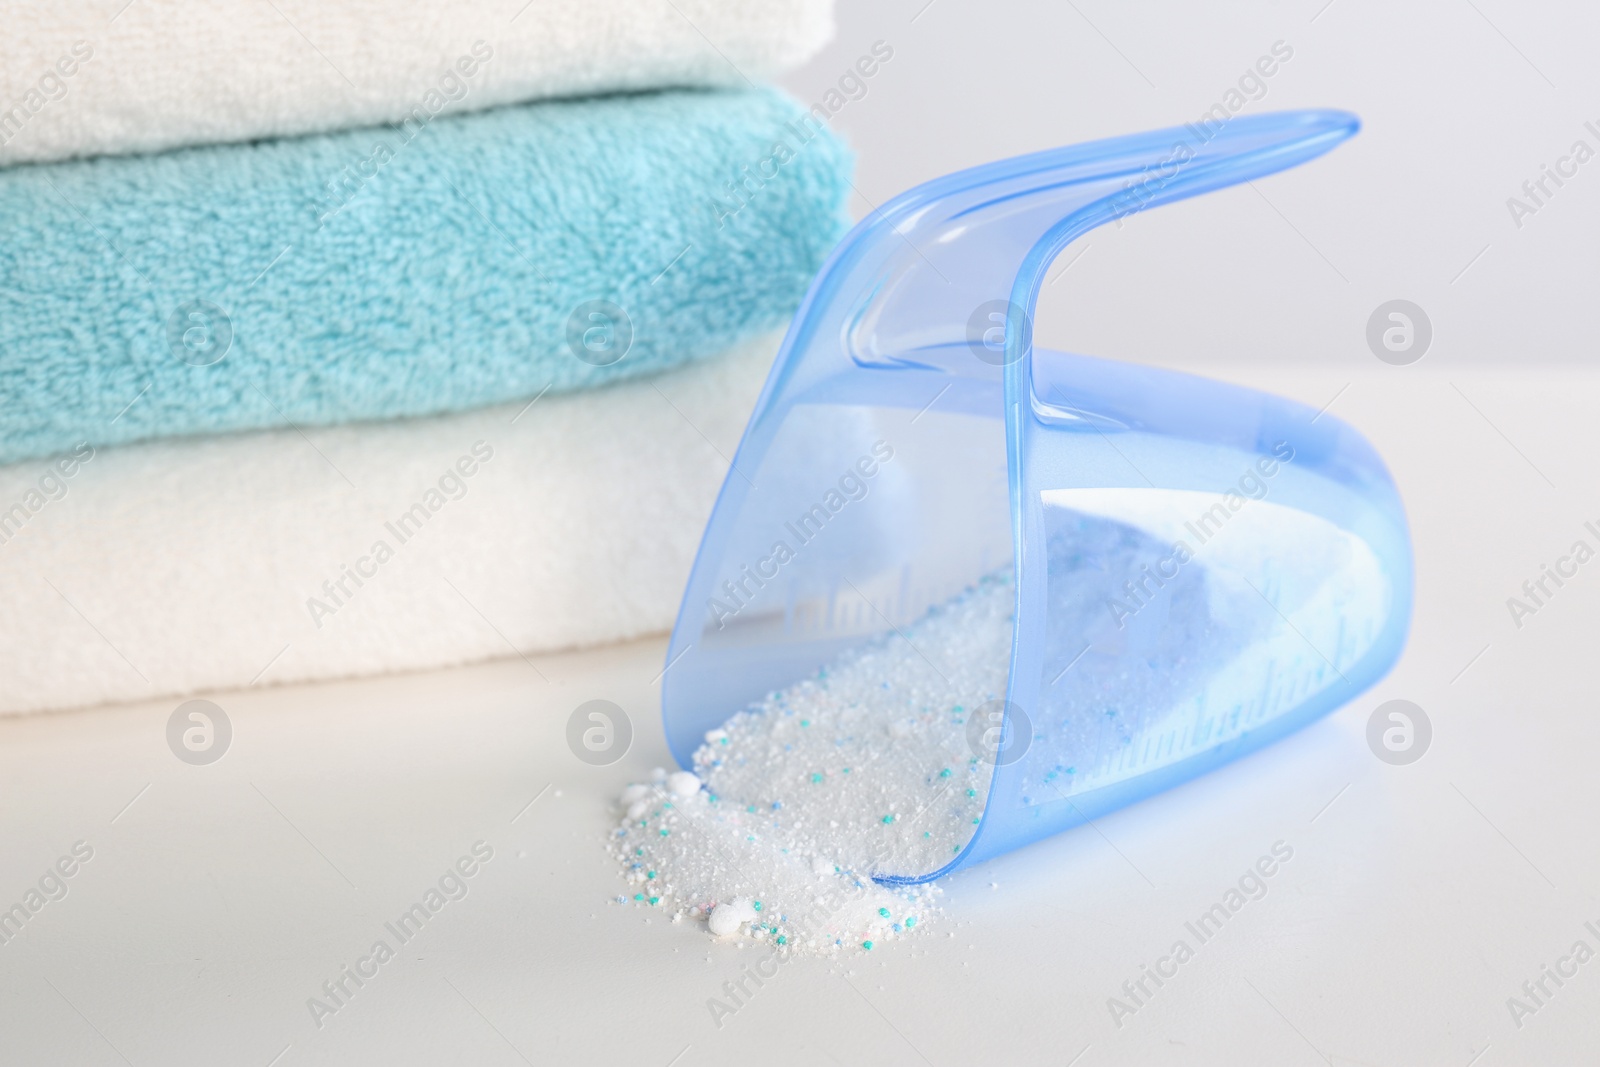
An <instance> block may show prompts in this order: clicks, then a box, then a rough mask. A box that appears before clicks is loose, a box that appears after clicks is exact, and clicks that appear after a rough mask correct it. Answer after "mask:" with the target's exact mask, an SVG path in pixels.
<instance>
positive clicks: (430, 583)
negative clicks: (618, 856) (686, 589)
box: [0, 0, 849, 713]
mask: <svg viewBox="0 0 1600 1067" xmlns="http://www.w3.org/2000/svg"><path fill="white" fill-rule="evenodd" d="M830 4H831V0H774V2H771V3H765V4H760V5H746V4H742V3H740V2H738V0H527V2H526V3H523V0H506V2H504V3H496V4H490V3H487V2H485V0H469V2H463V0H453V2H446V0H400V2H393V0H383V2H380V0H343V2H340V3H336V4H309V3H292V4H291V3H286V2H282V0H280V2H278V3H265V4H263V3H259V2H257V0H250V2H218V3H214V4H204V5H195V4H185V3H182V2H180V0H131V2H128V0H108V2H107V3H103V4H87V5H83V6H82V8H81V9H80V8H77V7H73V8H71V9H70V10H69V9H65V8H61V7H60V6H59V5H55V4H49V3H45V2H42V0H24V2H23V3H20V4H14V5H10V6H8V8H7V13H6V23H7V25H6V35H7V47H6V49H5V53H4V55H3V56H0V589H3V591H4V595H3V596H0V634H3V638H0V713H7V712H20V711H33V710H41V709H47V708H59V707H72V706H80V705H86V704H93V703H99V702H104V701H115V700H136V699H147V698H151V697H157V696H167V695H176V694H182V693H189V692H194V691H199V690H207V689H225V688H233V687H242V686H247V685H252V684H269V683H281V682H287V681H298V680H309V679H318V678H330V677H342V676H351V675H359V674H369V673H376V672H381V671H388V670H402V669H419V668H425V667H433V666H440V665H445V664H452V663H460V662H466V661H470V660H475V659H483V658H488V657H491V656H497V655H510V654H513V653H528V652H532V651H542V650H548V649H554V648H561V647H571V646H576V645H583V644H590V643H595V642H600V641H606V640H615V639H621V638H626V637H630V636H635V635H638V634H642V633H648V632H651V631H656V630H661V629H664V628H666V627H667V626H669V625H670V623H671V621H672V616H673V613H674V611H675V609H676V606H677V600H678V597H679V595H680V593H681V590H682V582H683V580H684V578H685V576H686V575H687V571H688V567H689V563H690V561H691V560H692V557H693V552H694V549H695V546H696V544H697V542H698V538H699V533H700V529H701V526H702V524H703V522H704V519H705V516H706V514H707V513H708V511H709V509H710V505H711V501H712V499H713V497H714V495H715V493H716V489H717V486H718V485H720V483H721V480H722V477H723V475H724V474H725V473H726V458H725V457H726V456H728V455H731V454H732V453H731V449H732V446H733V445H734V443H736V441H737V439H738V434H739V432H740V429H741V428H742V426H743V422H744V419H745V417H746V415H747V414H748V412H749V410H750V407H751V405H752V404H753V402H754V399H755V395H756V393H757V392H758V391H759V389H760V386H761V383H762V381H763V379H764V377H765V373H766V369H767V365H768V363H769V361H770V359H771V355H772V352H773V349H774V347H775V344H776V333H775V331H780V330H781V328H782V327H783V325H784V323H785V322H786V320H787V318H788V316H789V315H790V314H791V313H792V312H793V311H794V309H795V308H796V307H797V306H798V303H799V301H800V298H801V297H802V295H803V294H804V292H805V289H806V286H807V284H808V282H809V280H810V278H811V276H812V275H813V274H814V273H815V272H816V271H817V269H818V268H819V267H820V266H821V264H822V261H823V259H824V258H825V256H826V255H827V253H828V251H829V250H830V249H831V247H832V246H833V244H834V243H835V242H836V240H837V239H838V237H839V236H840V234H841V233H842V230H843V227H844V224H845V217H844V202H845V194H846V191H847V190H848V188H849V180H848V169H849V159H848V156H847V153H846V152H845V151H844V149H843V148H842V147H841V146H840V145H839V144H838V142H837V141H836V140H834V138H833V137H832V135H831V134H830V133H829V132H828V130H827V129H826V128H825V127H824V126H823V123H822V122H821V121H820V120H819V119H818V117H817V116H815V115H812V114H810V113H808V112H806V111H805V110H804V109H803V108H801V107H800V106H799V105H798V104H795V103H793V102H792V101H790V100H788V99H787V98H785V97H783V96H781V95H779V94H778V93H776V92H775V91H773V90H770V89H766V88H758V87H756V86H755V85H754V84H753V83H752V79H754V80H756V81H759V80H760V79H762V78H764V77H770V76H771V75H773V74H775V73H777V72H780V71H782V70H784V69H786V68H789V67H791V66H793V65H795V64H797V63H799V62H801V61H803V60H804V59H806V58H808V57H809V56H810V55H811V54H813V53H814V52H815V51H816V50H817V49H818V48H819V47H820V46H821V44H822V43H823V42H824V41H825V40H826V38H827V36H828V34H829V33H830V32H831V10H830ZM601 94H609V95H601Z"/></svg>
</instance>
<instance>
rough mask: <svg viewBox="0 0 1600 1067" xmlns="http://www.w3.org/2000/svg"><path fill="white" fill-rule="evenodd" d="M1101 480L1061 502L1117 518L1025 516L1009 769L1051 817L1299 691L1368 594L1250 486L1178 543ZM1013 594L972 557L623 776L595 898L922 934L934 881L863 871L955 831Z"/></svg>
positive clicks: (962, 820) (850, 938)
mask: <svg viewBox="0 0 1600 1067" xmlns="http://www.w3.org/2000/svg"><path fill="white" fill-rule="evenodd" d="M1108 492H1109V491H1099V492H1098V495H1097V496H1095V497H1093V498H1092V499H1091V498H1088V497H1085V499H1083V500H1077V499H1074V501H1073V502H1074V503H1078V504H1080V507H1083V508H1089V507H1094V508H1096V509H1102V508H1110V507H1111V506H1113V505H1114V506H1115V508H1116V509H1117V510H1118V511H1120V512H1121V513H1122V514H1124V515H1126V516H1128V517H1129V518H1133V519H1135V520H1136V522H1137V525H1136V524H1134V523H1130V522H1124V521H1118V519H1117V518H1113V517H1110V516H1108V515H1106V514H1104V513H1103V512H1102V513H1100V514H1095V513H1093V512H1092V511H1089V510H1078V509H1074V508H1070V507H1057V508H1054V509H1053V510H1052V511H1051V513H1050V515H1049V527H1050V530H1049V535H1048V538H1047V550H1046V557H1047V561H1048V563H1047V569H1048V583H1047V590H1046V592H1047V598H1048V604H1047V610H1046V612H1045V615H1046V634H1045V638H1046V640H1045V646H1044V661H1043V664H1042V665H1043V668H1044V670H1043V680H1044V683H1043V685H1042V689H1041V692H1040V694H1039V698H1038V699H1039V706H1038V707H1037V708H1034V709H1030V711H1031V719H1032V738H1031V747H1029V748H1028V749H1027V759H1026V761H1025V762H1019V763H1017V764H1015V765H1014V766H1013V767H1012V769H1011V773H1012V774H1013V775H1014V777H1013V779H1012V783H1013V784H1014V786H1015V790H1014V792H1015V797H1014V800H1013V802H1014V803H1016V804H1018V805H1020V806H1021V808H1022V809H1023V810H1022V812H1021V814H1022V815H1023V816H1025V817H1037V818H1041V819H1051V820H1056V821H1059V822H1065V821H1067V820H1066V818H1065V814H1066V809H1064V808H1063V807H1062V805H1064V804H1067V805H1070V803H1071V802H1072V801H1074V799H1075V798H1076V797H1078V796H1081V795H1084V794H1086V793H1090V792H1093V791H1095V790H1099V789H1103V788H1106V787H1108V786H1114V785H1117V784H1119V783H1122V782H1126V781H1128V780H1129V779H1131V778H1134V777H1137V776H1139V775H1141V774H1145V773H1148V772H1150V771H1152V770H1154V769H1156V768H1159V767H1162V766H1165V765H1169V764H1172V763H1176V762H1178V761H1180V760H1183V759H1185V758H1187V757H1188V756H1190V755H1193V754H1195V753H1197V752H1202V751H1206V750H1208V749H1211V748H1214V747H1215V746H1216V745H1218V744H1221V743H1223V742H1226V741H1229V740H1231V739H1234V738H1237V737H1239V736H1241V735H1243V734H1244V733H1246V732H1248V731H1250V730H1252V729H1255V728H1256V727H1258V726H1260V725H1262V724H1263V723H1266V722H1268V721H1269V720H1271V719H1272V718H1274V717H1275V716H1277V715H1279V714H1282V713H1283V712H1284V711H1286V710H1289V709H1292V708H1296V707H1299V706H1302V705H1303V702H1304V701H1305V700H1306V699H1307V697H1308V696H1309V695H1310V694H1312V693H1315V692H1317V691H1318V690H1320V689H1323V688H1325V687H1326V686H1327V685H1329V684H1331V682H1332V680H1333V679H1335V678H1337V677H1341V676H1342V675H1341V672H1342V671H1344V670H1346V669H1349V668H1351V667H1353V666H1354V665H1355V663H1356V662H1357V661H1358V660H1359V658H1360V657H1361V656H1362V655H1363V654H1364V653H1365V652H1366V650H1367V649H1368V648H1370V647H1371V646H1372V643H1373V642H1374V641H1375V640H1376V638H1377V635H1378V634H1379V633H1380V631H1381V629H1382V626H1383V622H1384V619H1385V618H1386V617H1387V613H1388V611H1389V604H1390V598H1391V594H1390V592H1389V590H1388V585H1387V582H1386V580H1385V579H1384V576H1383V573H1382V570H1381V567H1380V565H1379V564H1378V562H1377V559H1376V557H1375V556H1374V555H1373V554H1372V552H1371V550H1370V548H1368V547H1367V546H1366V545H1365V544H1364V543H1363V542H1361V541H1359V540H1358V539H1356V538H1355V537H1354V536H1353V535H1351V534H1349V533H1347V532H1345V531H1342V530H1340V529H1338V528H1337V527H1334V526H1332V525H1331V524H1329V523H1327V522H1326V520H1323V519H1320V518H1317V517H1314V516H1309V515H1306V514H1304V513H1300V512H1296V511H1293V510H1292V509H1289V508H1284V507H1276V506H1274V505H1271V504H1269V503H1267V502H1264V501H1258V502H1254V503H1253V504H1252V505H1251V509H1250V510H1249V511H1247V512H1243V513H1241V514H1240V515H1239V516H1236V517H1234V518H1232V519H1230V520H1229V526H1228V528H1227V534H1226V537H1219V538H1217V539H1216V541H1215V542H1213V540H1212V538H1210V537H1207V538H1206V539H1205V540H1204V541H1201V540H1199V539H1198V538H1195V539H1194V540H1195V541H1196V542H1197V543H1195V544H1192V545H1185V549H1184V552H1183V553H1181V559H1180V558H1179V554H1178V553H1177V552H1176V548H1175V545H1178V544H1183V543H1184V542H1183V541H1182V537H1183V533H1184V531H1185V530H1186V527H1185V524H1184V512H1185V509H1186V508H1187V507H1194V508H1198V507H1200V506H1201V505H1202V504H1205V503H1206V502H1207V501H1205V500H1200V499H1197V498H1194V494H1184V493H1169V494H1167V495H1166V496H1164V497H1163V498H1161V499H1159V500H1155V501H1153V502H1149V501H1146V498H1145V497H1144V496H1138V497H1136V498H1129V499H1122V498H1120V497H1116V496H1115V494H1111V495H1109V496H1108ZM1078 495H1079V496H1084V494H1082V493H1080V494H1078ZM1102 498H1104V499H1102ZM1163 509H1164V510H1163ZM1175 509H1176V510H1175ZM1165 512H1171V513H1172V514H1171V515H1165ZM1285 544H1291V545H1294V546H1295V551H1294V553H1293V555H1292V556H1291V555H1289V554H1286V553H1284V552H1283V550H1282V546H1283V545H1285ZM1191 559H1193V560H1194V562H1193V563H1192V564H1191V563H1189V562H1188V561H1189V560H1191ZM1152 568H1154V569H1156V570H1158V571H1159V572H1160V573H1161V575H1162V580H1161V581H1160V582H1159V583H1156V582H1154V580H1153V579H1150V578H1149V577H1148V575H1149V572H1150V571H1151V570H1152ZM1140 581H1142V582H1144V583H1145V584H1144V585H1143V586H1140V585H1138V584H1136V583H1137V582H1140ZM1155 586H1159V592H1158V595H1157V594H1156V592H1155ZM1141 592H1142V593H1143V594H1146V595H1141ZM1014 593H1015V590H1014V587H1013V581H1012V577H1011V572H1010V571H1009V570H1005V571H1002V572H999V573H996V574H993V575H990V576H988V577H986V578H984V579H982V580H980V581H979V582H978V584H977V585H976V586H973V587H972V588H969V589H968V590H966V591H965V592H964V593H962V594H961V595H959V596H957V597H955V598H954V599H953V600H951V601H949V602H947V603H945V604H942V605H940V606H938V607H935V608H933V609H932V610H931V611H930V612H928V614H927V615H925V616H923V617H922V618H921V619H920V620H919V621H918V622H917V623H916V624H915V625H913V626H910V627H907V628H905V629H904V630H903V631H893V632H890V633H888V634H887V635H885V636H884V637H882V638H879V639H876V640H873V641H870V642H867V643H865V644H863V645H861V646H860V647H858V648H856V649H854V650H852V651H850V652H848V653H846V654H845V655H843V656H842V657H840V658H839V659H838V660H837V661H836V662H834V663H833V664H831V665H829V666H828V667H826V668H825V669H822V670H819V671H818V672H817V674H816V675H815V676H814V677H812V678H808V679H805V680H803V681H800V682H798V683H796V684H794V685H791V686H790V687H788V688H787V689H784V690H782V691H781V692H775V693H772V694H769V695H768V696H767V698H766V699H765V700H763V701H761V702H760V703H758V704H753V705H751V706H750V707H749V708H747V709H746V710H744V711H741V712H739V713H738V714H736V715H734V716H733V717H732V718H731V719H729V720H728V721H727V722H726V723H724V724H723V725H722V726H721V727H720V728H718V729H715V730H712V731H710V732H709V733H707V734H706V737H705V743H704V744H703V745H702V746H701V747H700V749H699V750H698V751H696V752H695V755H694V769H693V771H679V772H677V773H675V774H670V775H669V774H667V773H666V772H665V771H661V770H658V771H656V772H655V774H654V775H653V777H652V779H651V780H650V781H648V782H642V783H637V784H633V785H630V786H628V787H627V789H626V790H625V791H624V792H623V794H622V796H621V798H620V806H621V810H622V817H621V820H620V823H619V825H618V826H617V828H616V829H615V830H614V831H613V836H612V837H611V839H610V841H611V848H612V851H613V853H614V855H615V856H616V858H617V859H618V860H619V861H620V863H621V864H622V867H623V870H624V875H625V877H626V878H627V879H628V881H629V882H630V883H631V887H630V890H629V892H628V893H627V894H623V895H619V896H618V897H617V900H618V902H619V903H624V904H630V903H631V904H633V905H635V906H642V907H651V908H660V909H663V910H664V911H665V912H666V913H667V914H668V915H670V916H671V917H672V918H673V919H674V920H675V921H682V922H694V923H700V922H704V923H705V928H706V929H707V930H708V931H709V932H710V933H711V934H713V935H715V936H718V937H728V938H736V937H737V938H754V939H756V940H759V941H766V942H769V943H773V944H777V945H781V946H785V951H787V952H800V953H811V954H816V953H821V954H834V953H841V952H859V951H862V950H864V949H865V950H870V949H871V948H872V947H873V945H875V944H877V943H879V942H881V941H885V940H889V939H892V938H894V937H898V936H903V935H905V934H906V933H908V932H911V931H913V930H920V929H924V928H925V926H926V920H927V918H928V917H929V916H930V915H931V914H932V911H933V906H934V901H935V898H936V896H937V894H938V890H937V889H936V888H934V887H932V886H929V885H923V886H909V887H895V886H885V885H881V884H878V883H877V882H874V881H873V878H872V876H873V875H880V876H882V875H902V876H907V875H909V876H922V875H926V874H928V873H930V872H933V871H937V870H939V869H940V868H942V867H944V866H945V865H946V864H948V863H949V862H950V861H951V860H952V859H954V858H955V857H956V856H957V855H959V854H960V852H961V851H962V849H963V848H964V847H965V846H966V844H967V842H968V841H970V840H971V838H972V836H973V834H974V833H975V832H976V830H977V827H978V823H979V822H980V820H981V818H982V815H983V809H984V805H985V802H986V800H987V796H988V790H989V781H990V778H991V776H992V774H993V766H992V764H991V763H990V762H988V761H987V760H986V759H981V758H980V755H979V753H978V752H977V751H975V750H974V745H973V744H972V743H971V742H969V736H971V735H970V734H969V717H970V715H971V714H972V713H973V712H974V711H975V710H976V709H978V708H980V707H981V706H982V705H984V704H985V703H987V702H989V701H992V700H998V699H1000V698H1002V697H1003V696H1004V695H1005V689H1006V681H1007V671H1008V669H1009V661H1010V652H1011V636H1012V622H1013V608H1014ZM985 755H987V753H985ZM1029 809H1033V810H1032V811H1031V812H1030V811H1029ZM1010 814H1012V813H1010V812H1008V816H1009V815H1010Z"/></svg>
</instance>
